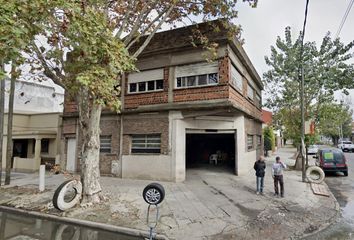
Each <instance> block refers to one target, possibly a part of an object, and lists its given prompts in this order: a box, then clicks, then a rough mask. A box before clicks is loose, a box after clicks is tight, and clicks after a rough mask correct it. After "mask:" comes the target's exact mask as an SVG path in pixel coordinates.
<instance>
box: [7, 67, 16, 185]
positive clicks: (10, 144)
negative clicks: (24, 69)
mask: <svg viewBox="0 0 354 240" xmlns="http://www.w3.org/2000/svg"><path fill="white" fill-rule="evenodd" d="M15 81H16V67H15V65H14V64H12V65H11V83H10V95H9V111H8V114H7V117H8V118H7V151H6V172H5V185H9V184H10V175H11V163H12V155H13V141H12V121H13V112H14V97H15Z"/></svg>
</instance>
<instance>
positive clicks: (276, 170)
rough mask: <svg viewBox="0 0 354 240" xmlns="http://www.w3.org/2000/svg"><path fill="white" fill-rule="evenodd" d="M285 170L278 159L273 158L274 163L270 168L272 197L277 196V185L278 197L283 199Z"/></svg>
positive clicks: (284, 166)
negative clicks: (272, 186) (272, 188)
mask: <svg viewBox="0 0 354 240" xmlns="http://www.w3.org/2000/svg"><path fill="white" fill-rule="evenodd" d="M284 169H286V165H285V164H284V163H282V162H281V161H280V157H276V158H275V163H274V164H273V166H272V177H273V179H274V192H275V193H274V195H275V196H279V188H278V187H279V185H280V196H281V197H284V178H283V170H284Z"/></svg>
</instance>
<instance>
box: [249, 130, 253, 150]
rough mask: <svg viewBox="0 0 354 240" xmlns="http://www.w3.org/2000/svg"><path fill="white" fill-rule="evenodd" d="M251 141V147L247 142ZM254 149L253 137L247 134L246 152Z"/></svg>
mask: <svg viewBox="0 0 354 240" xmlns="http://www.w3.org/2000/svg"><path fill="white" fill-rule="evenodd" d="M250 139H252V146H251V145H250V142H249V140H250ZM252 149H254V136H253V135H252V134H247V150H252Z"/></svg>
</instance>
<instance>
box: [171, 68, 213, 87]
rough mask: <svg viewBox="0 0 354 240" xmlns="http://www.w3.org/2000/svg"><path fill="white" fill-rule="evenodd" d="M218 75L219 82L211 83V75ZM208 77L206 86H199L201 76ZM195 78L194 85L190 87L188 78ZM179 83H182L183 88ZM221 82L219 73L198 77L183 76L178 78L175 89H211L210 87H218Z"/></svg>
mask: <svg viewBox="0 0 354 240" xmlns="http://www.w3.org/2000/svg"><path fill="white" fill-rule="evenodd" d="M214 74H216V77H217V82H213V83H210V79H209V77H210V75H214ZM205 75H206V83H205V84H199V76H205ZM191 77H194V78H195V80H194V83H195V84H194V85H190V86H188V78H191ZM178 81H180V82H181V86H178ZM219 82H220V76H219V73H217V72H215V73H205V74H198V75H189V76H182V77H176V79H175V89H185V88H199V87H209V86H216V85H218V84H219Z"/></svg>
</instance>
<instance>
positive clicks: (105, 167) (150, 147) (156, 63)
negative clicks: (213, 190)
mask: <svg viewBox="0 0 354 240" xmlns="http://www.w3.org/2000/svg"><path fill="white" fill-rule="evenodd" d="M198 27H199V29H200V30H201V31H202V32H203V33H204V34H205V35H207V36H208V38H209V39H210V41H214V42H217V43H218V45H219V47H218V50H217V59H216V60H215V61H213V62H207V61H206V60H205V59H206V58H205V54H206V50H204V49H203V48H202V47H195V46H193V45H192V44H191V41H190V36H191V35H192V29H193V28H195V26H189V27H183V28H178V29H174V30H170V31H165V32H160V33H157V34H156V35H155V36H154V37H153V39H152V41H151V43H150V44H149V45H148V46H147V47H146V49H145V50H144V52H143V53H142V54H141V55H140V56H139V59H138V61H137V67H138V69H139V70H140V72H136V73H130V74H129V75H127V77H126V79H125V81H124V82H123V83H122V89H123V90H124V94H122V97H121V101H122V111H121V114H117V113H113V112H109V111H105V112H103V113H102V118H101V158H100V169H101V173H102V174H111V173H113V174H114V175H116V176H118V177H123V178H141V179H155V180H168V181H183V180H185V177H186V171H187V169H188V168H189V167H199V166H208V167H209V168H211V169H213V168H220V166H221V167H224V168H228V169H229V170H230V169H231V170H232V172H233V173H234V174H236V175H238V174H242V173H245V172H247V171H249V170H250V169H251V168H252V166H253V163H254V161H255V159H256V157H257V155H259V154H261V152H262V137H261V134H262V123H261V90H262V89H263V85H262V82H261V79H260V77H259V75H258V74H257V72H256V70H255V68H254V67H253V65H252V63H251V61H250V60H249V58H248V57H247V55H246V53H245V51H244V50H243V48H242V46H241V44H240V43H239V42H238V41H237V40H236V39H229V38H228V34H227V30H226V29H224V28H223V27H222V26H221V27H220V29H219V31H214V30H212V29H210V25H209V24H205V23H204V24H199V26H198ZM78 135H79V131H78V122H77V112H76V108H75V104H73V103H71V102H68V101H67V103H66V104H65V110H64V116H63V138H62V143H63V146H64V147H63V152H62V156H64V158H63V160H64V162H66V168H67V169H68V170H70V171H76V170H78V168H79V161H78V160H77V159H78V152H79V150H80V136H78ZM213 154H216V156H217V158H218V164H217V165H216V166H215V162H214V161H213V162H212V163H210V162H209V158H210V156H211V155H213ZM214 156H215V155H214Z"/></svg>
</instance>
